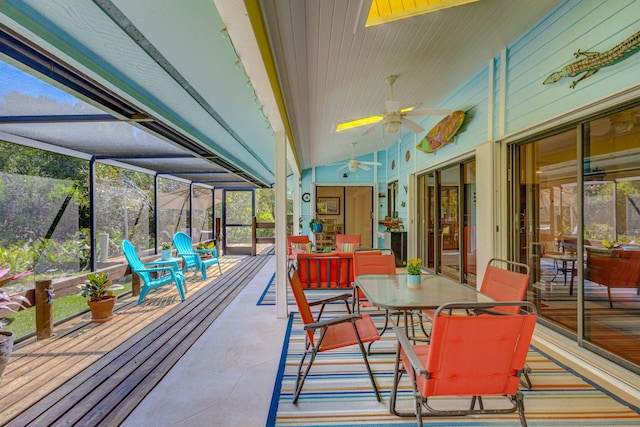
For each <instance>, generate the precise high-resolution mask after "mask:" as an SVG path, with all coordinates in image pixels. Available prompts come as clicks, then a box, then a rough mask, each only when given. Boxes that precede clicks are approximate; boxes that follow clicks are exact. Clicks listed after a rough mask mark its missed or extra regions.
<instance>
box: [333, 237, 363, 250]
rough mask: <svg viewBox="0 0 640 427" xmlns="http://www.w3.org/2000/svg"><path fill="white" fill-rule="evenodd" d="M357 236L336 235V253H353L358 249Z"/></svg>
mask: <svg viewBox="0 0 640 427" xmlns="http://www.w3.org/2000/svg"><path fill="white" fill-rule="evenodd" d="M361 239H362V237H361V236H360V235H359V234H337V235H336V251H338V252H355V251H356V249H358V248H360V240H361Z"/></svg>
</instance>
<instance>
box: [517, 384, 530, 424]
mask: <svg viewBox="0 0 640 427" xmlns="http://www.w3.org/2000/svg"><path fill="white" fill-rule="evenodd" d="M515 399H516V407H517V408H518V415H519V416H520V425H521V426H522V427H527V419H526V418H525V417H524V397H523V396H522V393H521V392H520V391H519V390H518V391H517V392H516V396H515Z"/></svg>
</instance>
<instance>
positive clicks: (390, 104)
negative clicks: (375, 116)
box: [384, 100, 400, 113]
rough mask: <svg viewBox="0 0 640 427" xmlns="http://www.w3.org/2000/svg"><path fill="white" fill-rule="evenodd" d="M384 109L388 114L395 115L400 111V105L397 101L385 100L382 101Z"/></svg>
mask: <svg viewBox="0 0 640 427" xmlns="http://www.w3.org/2000/svg"><path fill="white" fill-rule="evenodd" d="M384 108H385V109H386V110H387V112H389V113H395V112H397V111H400V103H399V102H398V101H391V100H386V101H384Z"/></svg>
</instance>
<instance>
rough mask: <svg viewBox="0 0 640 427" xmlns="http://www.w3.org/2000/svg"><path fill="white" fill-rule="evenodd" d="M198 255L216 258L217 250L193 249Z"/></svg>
mask: <svg viewBox="0 0 640 427" xmlns="http://www.w3.org/2000/svg"><path fill="white" fill-rule="evenodd" d="M195 251H196V253H198V254H208V253H210V254H211V256H212V257H214V258H218V250H217V249H216V248H211V249H195Z"/></svg>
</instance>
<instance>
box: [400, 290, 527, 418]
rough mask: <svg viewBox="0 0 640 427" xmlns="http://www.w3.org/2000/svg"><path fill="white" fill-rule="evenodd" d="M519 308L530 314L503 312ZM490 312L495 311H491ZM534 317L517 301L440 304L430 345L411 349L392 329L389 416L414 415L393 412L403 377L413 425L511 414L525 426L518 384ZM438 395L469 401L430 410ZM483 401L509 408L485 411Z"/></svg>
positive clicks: (522, 400)
mask: <svg viewBox="0 0 640 427" xmlns="http://www.w3.org/2000/svg"><path fill="white" fill-rule="evenodd" d="M522 306H526V307H528V308H529V309H531V310H532V312H531V313H524V312H522V313H518V314H510V313H508V312H507V311H520V308H521V307H522ZM492 307H495V308H500V311H498V310H491V308H492ZM507 307H509V308H508V309H507ZM512 307H513V308H512ZM451 310H466V311H470V312H473V313H475V314H476V315H474V316H464V315H462V316H456V315H448V314H450V313H451ZM535 313H536V311H535V306H534V305H533V304H531V303H529V302H522V301H514V302H496V303H449V304H445V305H443V306H441V307H439V308H438V310H436V312H435V317H434V319H433V327H432V328H431V341H430V343H429V344H418V345H414V344H412V343H411V341H410V340H409V338H407V335H406V332H405V330H404V329H403V328H400V327H398V326H396V325H395V324H394V325H393V326H394V329H395V331H396V335H397V337H398V347H397V348H398V351H397V353H396V362H395V375H394V381H393V387H392V391H391V396H390V402H389V405H390V409H391V411H392V412H393V413H394V414H396V415H398V416H407V417H412V416H414V413H411V412H407V411H405V412H400V411H398V409H397V408H396V402H397V393H398V385H399V383H400V380H401V379H402V376H403V374H404V373H405V372H406V373H407V376H408V377H409V379H410V381H411V384H412V387H413V393H412V395H413V396H414V398H415V405H414V411H415V416H416V417H417V420H418V425H419V426H422V418H423V417H428V416H459V415H468V414H474V415H477V414H496V413H510V412H515V411H518V414H519V416H520V423H521V424H522V426H526V425H527V422H526V419H525V416H524V399H523V396H522V393H521V392H520V391H519V390H518V385H519V383H520V377H521V375H522V373H523V371H524V366H525V360H526V357H527V351H528V349H529V344H530V343H531V337H532V335H533V330H534V328H535V324H536V320H537V318H538V316H537V314H535ZM438 396H457V397H469V398H470V399H471V404H470V406H469V407H468V409H459V406H458V405H456V404H455V403H454V405H456V406H455V407H451V406H449V407H447V406H446V404H447V400H444V401H440V400H439V399H437V400H438V403H439V404H438V405H437V406H438V409H436V408H434V407H433V406H432V403H431V404H430V402H429V401H428V400H429V399H430V398H435V397H438ZM483 396H505V397H507V398H508V400H509V402H510V403H511V405H510V407H508V408H504V407H498V408H495V409H489V408H486V407H485V405H484V404H483V402H482V397H483ZM476 403H477V405H476Z"/></svg>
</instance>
